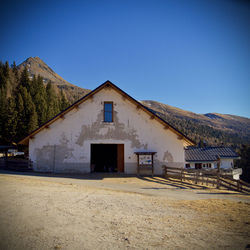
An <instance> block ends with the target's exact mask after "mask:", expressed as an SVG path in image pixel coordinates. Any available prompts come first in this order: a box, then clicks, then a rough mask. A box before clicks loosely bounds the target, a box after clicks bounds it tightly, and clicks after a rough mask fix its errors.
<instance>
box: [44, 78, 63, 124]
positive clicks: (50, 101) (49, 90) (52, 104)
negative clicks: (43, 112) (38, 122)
mask: <svg viewBox="0 0 250 250" xmlns="http://www.w3.org/2000/svg"><path fill="white" fill-rule="evenodd" d="M46 94H47V105H48V108H47V116H46V119H47V120H49V119H51V118H52V117H54V116H55V115H56V114H58V113H59V112H60V107H59V101H58V98H57V95H56V92H55V90H54V88H53V86H52V84H51V81H49V83H48V84H47V86H46Z"/></svg>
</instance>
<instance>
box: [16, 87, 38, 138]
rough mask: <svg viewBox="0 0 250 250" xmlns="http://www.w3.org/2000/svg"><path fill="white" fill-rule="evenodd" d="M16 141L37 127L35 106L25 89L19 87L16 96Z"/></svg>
mask: <svg viewBox="0 0 250 250" xmlns="http://www.w3.org/2000/svg"><path fill="white" fill-rule="evenodd" d="M16 107H17V111H18V115H17V140H20V139H22V138H23V137H25V136H26V135H28V134H29V133H31V132H32V131H33V130H35V129H36V128H37V126H38V117H37V113H36V108H35V105H34V103H33V101H32V98H31V95H30V93H29V92H28V91H27V89H26V87H23V86H20V87H19V93H18V94H17V99H16Z"/></svg>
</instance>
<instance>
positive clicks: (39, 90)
mask: <svg viewBox="0 0 250 250" xmlns="http://www.w3.org/2000/svg"><path fill="white" fill-rule="evenodd" d="M33 102H34V104H35V106H36V112H37V115H38V125H39V126H41V125H42V124H43V123H45V122H46V118H47V108H48V106H47V96H46V90H45V87H44V84H43V78H42V77H41V76H40V75H38V77H37V79H36V92H35V94H34V97H33Z"/></svg>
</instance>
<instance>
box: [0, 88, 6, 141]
mask: <svg viewBox="0 0 250 250" xmlns="http://www.w3.org/2000/svg"><path fill="white" fill-rule="evenodd" d="M6 93H7V91H6V88H5V87H4V86H3V85H0V107H1V112H0V143H5V142H6V140H5V131H4V124H5V121H6V117H7V104H8V103H7V94H6Z"/></svg>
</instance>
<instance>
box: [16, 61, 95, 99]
mask: <svg viewBox="0 0 250 250" xmlns="http://www.w3.org/2000/svg"><path fill="white" fill-rule="evenodd" d="M24 67H27V69H28V72H29V73H30V76H31V77H33V76H34V75H40V76H42V77H43V79H44V84H47V83H48V82H49V81H51V82H52V84H54V85H55V86H56V89H57V90H60V89H62V90H63V91H64V93H65V95H66V98H67V99H68V100H69V101H70V102H73V101H75V100H77V99H79V98H80V97H82V96H84V95H86V94H87V93H89V92H90V90H89V89H83V88H80V87H78V86H75V85H73V84H71V83H69V82H67V81H66V80H64V79H63V78H62V77H61V76H59V75H58V74H57V73H55V72H54V71H53V70H52V69H51V68H50V67H49V66H48V65H47V64H46V63H45V62H44V61H43V60H41V59H40V58H39V57H29V58H28V59H26V60H25V61H24V62H23V63H21V64H19V65H18V69H19V70H20V71H22V70H23V69H24Z"/></svg>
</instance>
